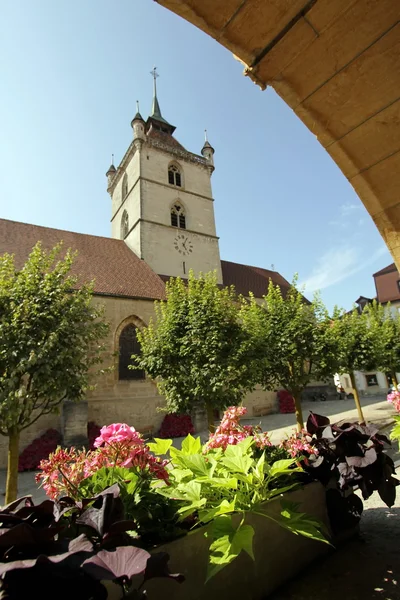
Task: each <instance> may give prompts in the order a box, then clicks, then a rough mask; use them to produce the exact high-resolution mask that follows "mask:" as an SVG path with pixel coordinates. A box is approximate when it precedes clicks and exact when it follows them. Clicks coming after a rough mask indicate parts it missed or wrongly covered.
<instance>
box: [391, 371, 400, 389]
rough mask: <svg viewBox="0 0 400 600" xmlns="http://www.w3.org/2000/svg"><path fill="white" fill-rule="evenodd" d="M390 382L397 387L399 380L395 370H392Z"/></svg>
mask: <svg viewBox="0 0 400 600" xmlns="http://www.w3.org/2000/svg"><path fill="white" fill-rule="evenodd" d="M392 382H393V383H394V385H395V386H396V387H397V386H398V384H399V382H398V380H397V375H396V371H392Z"/></svg>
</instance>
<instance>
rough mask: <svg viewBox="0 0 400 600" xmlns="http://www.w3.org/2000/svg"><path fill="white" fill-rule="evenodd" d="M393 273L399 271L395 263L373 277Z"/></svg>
mask: <svg viewBox="0 0 400 600" xmlns="http://www.w3.org/2000/svg"><path fill="white" fill-rule="evenodd" d="M392 271H397V268H396V265H395V264H394V263H392V264H391V265H389V266H387V267H385V268H384V269H381V270H380V271H378V272H377V273H374V274H373V277H376V276H377V275H385V274H386V273H391V272H392Z"/></svg>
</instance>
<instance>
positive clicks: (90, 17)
mask: <svg viewBox="0 0 400 600" xmlns="http://www.w3.org/2000/svg"><path fill="white" fill-rule="evenodd" d="M0 55H1V56H2V59H3V60H2V64H1V81H2V93H1V94H0V114H1V116H2V125H1V136H0V177H1V187H2V200H1V205H0V216H1V217H3V218H7V219H13V220H17V221H24V222H28V223H36V224H39V225H45V226H49V227H57V228H61V229H68V230H72V231H79V232H83V233H91V234H96V235H110V199H109V196H108V194H107V192H106V178H105V172H106V170H107V168H108V166H109V164H110V157H111V153H114V154H115V159H116V162H117V163H118V162H119V160H120V159H121V158H122V156H123V155H124V153H125V150H126V148H127V147H128V145H129V143H130V141H131V136H132V133H131V128H130V121H131V119H132V117H133V115H134V113H135V112H136V104H135V101H136V100H137V99H138V100H139V101H140V110H141V112H142V114H143V116H144V117H145V118H146V117H147V115H148V112H149V111H150V107H151V97H152V80H151V76H150V74H149V72H150V70H151V69H152V67H153V65H154V64H155V65H157V67H158V71H159V73H160V78H159V79H158V81H157V83H158V91H159V100H160V105H161V109H162V112H163V115H164V117H166V118H167V119H168V120H169V121H170V122H171V123H173V124H174V125H176V127H177V130H176V132H175V135H176V137H177V139H178V140H179V141H180V142H181V143H182V144H183V145H184V146H185V147H186V148H187V149H188V150H191V151H193V152H200V149H201V147H202V144H203V130H204V128H207V129H208V134H209V140H210V142H211V143H212V145H213V146H214V148H215V150H216V153H215V164H216V170H215V172H214V174H213V180H212V183H213V193H214V198H215V213H216V222H217V233H218V235H219V236H220V251H221V257H222V258H224V259H226V260H232V261H236V262H241V263H247V264H251V265H257V266H263V267H266V268H270V267H271V265H274V268H275V269H276V270H278V271H280V272H281V273H282V275H284V276H285V277H286V278H287V279H291V278H292V276H293V274H294V273H295V272H297V273H299V278H300V281H301V282H302V283H305V284H306V295H309V296H310V295H312V292H313V290H315V289H321V291H322V296H323V299H324V300H325V302H326V303H327V304H328V306H329V307H332V306H333V304H335V303H338V304H340V305H342V306H344V307H346V308H349V307H350V306H351V304H352V302H353V301H354V300H355V299H356V298H358V296H359V295H365V296H372V295H374V293H375V289H374V283H373V278H372V273H374V272H376V271H377V270H379V269H381V268H383V267H385V266H386V265H388V264H389V263H391V262H393V259H392V258H391V256H390V254H389V252H388V251H387V249H386V247H385V245H384V243H383V241H382V239H381V237H380V235H379V233H378V231H377V230H376V228H375V226H374V224H373V222H372V220H371V218H370V216H369V215H368V213H367V212H366V210H365V209H364V207H363V205H362V204H361V201H360V200H359V199H358V197H357V195H356V194H355V192H354V190H353V188H352V187H351V186H350V184H349V183H348V181H347V180H346V179H345V177H344V176H343V175H342V173H341V172H340V171H339V169H338V167H336V165H335V164H334V162H333V161H332V160H331V158H330V157H329V156H328V154H327V153H326V152H325V151H324V150H323V148H322V147H321V146H320V145H319V143H318V142H317V140H316V138H315V136H313V135H312V134H311V133H310V132H309V131H308V130H307V129H306V127H305V126H304V125H303V124H302V123H301V122H300V121H299V120H298V119H297V117H296V116H295V115H294V113H293V112H292V111H291V109H290V108H288V107H287V106H286V105H285V104H284V102H283V101H281V100H280V98H279V97H278V96H277V95H276V94H275V92H274V91H273V90H272V89H270V88H268V89H267V90H266V91H264V92H261V90H260V89H259V88H257V87H256V86H255V85H254V84H253V83H252V82H251V81H250V80H249V79H247V78H246V77H243V75H242V66H241V65H240V63H238V62H237V61H236V60H235V59H234V58H233V56H232V55H231V54H230V53H229V52H228V51H227V50H225V49H224V48H222V46H220V45H219V44H217V43H216V42H215V41H214V40H212V39H211V38H209V37H208V36H206V35H205V34H204V33H202V32H201V31H199V30H197V29H196V28H195V27H193V26H191V25H190V24H189V23H187V22H185V21H183V20H182V19H180V18H179V17H177V16H176V15H174V14H172V13H170V12H169V11H167V10H165V9H164V8H163V7H161V6H159V5H158V4H156V3H155V2H153V1H152V0H118V1H116V2H113V3H111V2H109V1H108V2H106V1H105V0H86V1H85V2H81V1H78V0H69V1H68V2H67V1H66V0H58V1H57V2H54V0H36V1H35V2H32V0H19V1H18V2H12V0H5V3H3V5H2V19H1V23H0Z"/></svg>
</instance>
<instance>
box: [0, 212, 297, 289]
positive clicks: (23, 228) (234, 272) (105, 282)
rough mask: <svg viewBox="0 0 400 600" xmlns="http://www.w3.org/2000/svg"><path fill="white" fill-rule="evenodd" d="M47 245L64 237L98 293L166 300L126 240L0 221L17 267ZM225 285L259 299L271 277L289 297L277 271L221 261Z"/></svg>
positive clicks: (0, 244)
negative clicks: (36, 247)
mask: <svg viewBox="0 0 400 600" xmlns="http://www.w3.org/2000/svg"><path fill="white" fill-rule="evenodd" d="M38 241H41V242H42V244H43V247H44V248H46V249H51V248H53V247H54V246H55V245H56V244H57V243H59V242H60V241H62V242H63V243H64V248H65V249H68V248H72V249H73V250H77V251H78V256H77V258H76V260H75V263H74V265H73V269H72V272H73V273H74V274H75V275H78V276H79V280H80V282H88V281H92V280H93V279H94V280H95V287H94V293H95V294H101V295H110V296H123V297H128V298H146V299H151V300H154V299H163V298H164V297H165V288H164V282H165V281H167V280H168V279H169V276H166V275H160V276H159V275H157V274H156V273H155V272H154V271H153V270H152V269H151V268H150V267H149V265H147V263H145V262H144V261H143V260H141V259H140V258H138V257H137V256H136V254H135V253H134V252H132V251H131V250H130V249H129V247H128V246H127V245H126V244H125V242H124V241H122V240H115V239H112V238H107V237H101V236H96V235H87V234H83V233H74V232H72V231H63V230H61V229H52V228H50V227H41V226H39V225H29V224H27V223H19V222H17V221H8V220H6V219H0V255H1V254H3V253H4V252H8V253H10V254H15V263H16V267H17V268H21V267H22V265H23V264H24V262H25V261H26V259H27V258H28V256H29V253H30V252H31V250H32V248H33V246H34V245H35V244H36V242H38ZM221 267H222V276H223V282H224V285H234V286H235V289H236V291H237V292H238V294H243V295H244V296H248V295H249V292H250V291H251V292H252V293H253V294H254V295H255V296H256V298H261V297H262V296H264V295H265V294H266V293H267V292H268V285H269V281H270V279H271V280H272V281H273V282H274V283H275V284H278V285H279V286H280V288H281V290H282V293H283V295H284V296H285V295H286V293H287V290H288V289H289V286H290V284H289V282H288V281H287V280H286V279H285V278H284V277H282V275H280V274H279V273H277V272H276V271H269V270H268V269H261V268H259V267H251V266H248V265H241V264H238V263H234V262H230V261H226V260H222V261H221Z"/></svg>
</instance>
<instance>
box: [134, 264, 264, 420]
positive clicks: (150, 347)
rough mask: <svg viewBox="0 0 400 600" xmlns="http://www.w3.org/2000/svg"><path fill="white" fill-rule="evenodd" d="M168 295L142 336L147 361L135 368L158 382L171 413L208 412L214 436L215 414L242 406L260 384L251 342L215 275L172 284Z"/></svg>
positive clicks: (232, 299) (231, 298) (233, 296)
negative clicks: (240, 403)
mask: <svg viewBox="0 0 400 600" xmlns="http://www.w3.org/2000/svg"><path fill="white" fill-rule="evenodd" d="M166 294H167V301H166V302H160V303H156V305H155V311H156V319H155V322H151V323H150V324H149V326H148V327H147V328H145V329H142V330H141V331H139V332H138V339H139V342H140V345H141V352H142V355H141V357H137V358H136V359H135V360H136V364H135V365H134V366H135V367H136V368H139V369H144V370H145V371H146V373H148V374H149V375H150V376H151V377H152V378H153V379H157V378H158V380H157V385H158V388H159V391H160V394H162V395H163V396H165V399H166V402H167V410H168V412H187V411H191V410H193V409H194V408H195V407H196V406H204V407H205V408H206V410H207V415H208V424H209V429H210V431H213V427H214V409H225V408H226V407H227V406H230V405H234V404H238V403H239V402H240V401H241V399H242V398H243V396H244V394H245V392H246V391H247V390H249V389H251V388H252V387H254V385H255V383H256V382H255V379H254V375H255V372H254V370H253V361H252V360H251V357H252V353H253V344H252V340H251V336H250V335H249V334H248V333H247V332H246V331H245V330H244V328H243V326H242V323H241V320H240V318H239V310H238V305H237V296H236V294H235V291H234V289H233V288H230V287H229V288H228V287H226V288H223V289H221V288H220V287H219V286H218V284H217V280H216V275H215V273H208V274H206V275H200V276H199V277H197V278H196V277H195V276H194V273H193V272H190V273H189V279H188V281H187V283H185V282H184V281H182V280H181V279H179V278H177V279H172V280H170V281H169V282H168V283H167V285H166Z"/></svg>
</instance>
